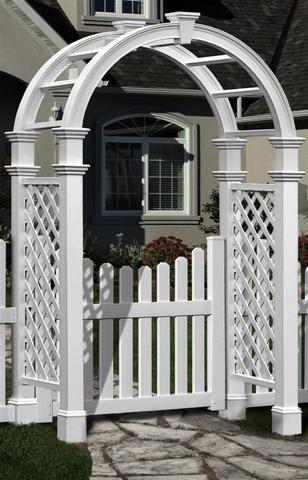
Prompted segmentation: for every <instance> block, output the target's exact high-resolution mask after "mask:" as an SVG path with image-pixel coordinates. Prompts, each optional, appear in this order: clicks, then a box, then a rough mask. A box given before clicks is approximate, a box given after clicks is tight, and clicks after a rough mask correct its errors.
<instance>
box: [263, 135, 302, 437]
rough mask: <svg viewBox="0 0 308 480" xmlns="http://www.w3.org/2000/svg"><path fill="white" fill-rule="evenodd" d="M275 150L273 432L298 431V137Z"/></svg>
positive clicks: (278, 141) (279, 141)
mask: <svg viewBox="0 0 308 480" xmlns="http://www.w3.org/2000/svg"><path fill="white" fill-rule="evenodd" d="M269 140H270V142H271V144H272V145H273V147H274V148H275V149H276V170H275V171H272V172H269V174H270V176H271V178H272V179H273V180H274V181H275V185H276V190H275V253H274V259H275V276H276V281H275V297H276V298H275V309H276V311H275V345H274V351H275V368H274V373H275V392H276V395H275V405H274V407H273V408H272V430H273V432H276V433H279V434H281V435H295V434H299V433H301V431H302V425H301V409H300V408H299V407H298V288H297V256H298V181H299V179H300V178H301V177H302V176H303V174H304V172H299V171H298V149H299V147H300V146H301V144H302V143H303V141H304V139H302V138H270V139H269Z"/></svg>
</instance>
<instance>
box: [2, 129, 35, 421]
mask: <svg viewBox="0 0 308 480" xmlns="http://www.w3.org/2000/svg"><path fill="white" fill-rule="evenodd" d="M6 136H7V138H8V139H9V141H10V143H11V149H12V154H11V157H12V161H11V165H9V166H7V167H6V170H7V171H8V172H9V174H10V176H11V202H12V203H11V239H12V240H11V243H12V251H11V254H12V305H13V306H14V307H15V308H16V323H15V324H13V325H12V396H11V398H10V399H9V401H8V404H9V405H11V406H12V407H13V411H14V413H13V415H12V420H13V421H14V422H15V423H18V424H21V423H31V422H35V421H36V418H37V400H36V398H35V393H34V387H32V386H26V385H23V380H22V379H23V376H24V374H25V199H24V186H23V179H24V178H26V177H35V175H36V173H37V172H38V170H39V167H35V166H34V164H35V143H36V140H37V138H38V136H39V134H38V133H36V132H6Z"/></svg>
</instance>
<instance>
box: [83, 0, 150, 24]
mask: <svg viewBox="0 0 308 480" xmlns="http://www.w3.org/2000/svg"><path fill="white" fill-rule="evenodd" d="M115 7H116V9H115V12H100V11H96V12H93V11H92V8H91V0H89V2H88V12H87V13H88V16H91V17H92V18H93V17H95V18H97V19H100V18H101V19H102V20H103V19H104V20H110V21H112V20H119V19H131V20H153V21H157V20H158V12H157V2H156V1H154V0H143V13H140V14H138V13H123V12H122V0H115Z"/></svg>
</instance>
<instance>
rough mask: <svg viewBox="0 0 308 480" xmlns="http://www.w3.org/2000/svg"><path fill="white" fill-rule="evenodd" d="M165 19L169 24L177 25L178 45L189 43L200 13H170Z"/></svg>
mask: <svg viewBox="0 0 308 480" xmlns="http://www.w3.org/2000/svg"><path fill="white" fill-rule="evenodd" d="M165 16H166V18H167V20H169V22H170V23H177V24H178V25H179V32H180V43H181V44H189V43H191V39H192V35H193V31H194V28H195V23H196V20H198V18H199V17H200V13H196V12H172V13H166V15H165Z"/></svg>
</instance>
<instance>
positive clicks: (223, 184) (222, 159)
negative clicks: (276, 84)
mask: <svg viewBox="0 0 308 480" xmlns="http://www.w3.org/2000/svg"><path fill="white" fill-rule="evenodd" d="M213 143H214V145H216V147H217V148H218V154H219V170H218V171H217V172H213V174H214V175H215V177H216V178H217V179H218V180H219V205H220V208H219V217H220V218H219V224H220V227H219V230H220V232H219V235H220V236H221V237H223V238H225V259H226V262H225V268H226V271H225V275H226V277H225V278H226V285H225V288H226V289H225V292H226V300H225V302H226V304H225V312H226V409H225V410H221V411H220V416H222V417H224V418H228V419H230V420H240V419H244V418H245V417H246V395H245V382H244V381H243V379H241V378H236V377H235V376H234V275H233V259H234V252H233V198H232V195H233V193H232V190H231V185H232V184H233V183H240V182H242V180H243V179H244V178H245V177H246V174H247V172H245V171H242V170H241V155H242V149H243V147H244V146H245V144H246V140H244V139H240V138H220V139H217V140H213Z"/></svg>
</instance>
